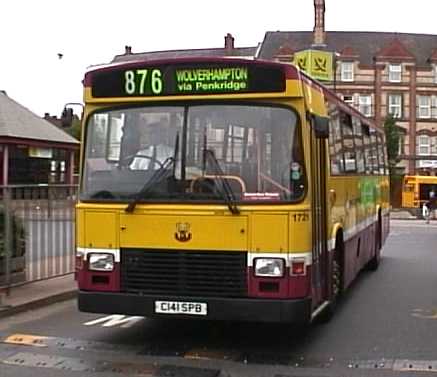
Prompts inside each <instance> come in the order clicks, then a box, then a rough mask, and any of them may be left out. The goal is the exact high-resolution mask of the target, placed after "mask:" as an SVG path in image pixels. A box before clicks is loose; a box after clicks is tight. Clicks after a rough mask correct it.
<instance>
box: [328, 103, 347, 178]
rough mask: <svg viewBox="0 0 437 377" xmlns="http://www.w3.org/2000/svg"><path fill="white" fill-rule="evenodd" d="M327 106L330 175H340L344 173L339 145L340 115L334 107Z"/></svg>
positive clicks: (340, 146)
mask: <svg viewBox="0 0 437 377" xmlns="http://www.w3.org/2000/svg"><path fill="white" fill-rule="evenodd" d="M328 106H329V139H328V142H329V159H330V163H331V174H332V175H340V174H343V173H344V160H343V152H342V144H341V137H342V136H341V128H340V115H339V112H338V109H337V107H336V106H335V105H333V104H332V105H331V104H329V103H328Z"/></svg>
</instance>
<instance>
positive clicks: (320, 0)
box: [313, 0, 325, 46]
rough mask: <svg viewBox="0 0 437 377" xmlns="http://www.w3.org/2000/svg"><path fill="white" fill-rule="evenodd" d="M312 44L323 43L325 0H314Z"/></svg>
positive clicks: (318, 44)
mask: <svg viewBox="0 0 437 377" xmlns="http://www.w3.org/2000/svg"><path fill="white" fill-rule="evenodd" d="M313 38H314V39H313V44H314V45H316V46H320V45H322V46H323V45H325V0H314V29H313Z"/></svg>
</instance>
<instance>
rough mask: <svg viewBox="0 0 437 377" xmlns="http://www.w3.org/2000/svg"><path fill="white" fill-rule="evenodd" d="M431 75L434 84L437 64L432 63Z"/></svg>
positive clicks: (436, 82) (435, 82)
mask: <svg viewBox="0 0 437 377" xmlns="http://www.w3.org/2000/svg"><path fill="white" fill-rule="evenodd" d="M432 75H433V81H434V84H437V64H435V65H433V67H432Z"/></svg>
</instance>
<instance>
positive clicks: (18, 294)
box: [0, 273, 77, 318]
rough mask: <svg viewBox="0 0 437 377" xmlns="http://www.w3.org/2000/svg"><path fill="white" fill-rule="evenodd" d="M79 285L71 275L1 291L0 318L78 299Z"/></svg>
mask: <svg viewBox="0 0 437 377" xmlns="http://www.w3.org/2000/svg"><path fill="white" fill-rule="evenodd" d="M76 294H77V285H76V281H75V280H74V274H73V273H70V274H67V275H63V276H58V277H54V278H50V279H45V280H38V281H35V282H31V283H25V284H22V285H17V286H14V287H11V288H9V291H7V290H3V289H1V290H0V318H2V317H6V316H10V315H12V314H16V313H20V312H24V311H27V310H32V309H36V308H39V307H42V306H46V305H50V304H53V303H56V302H59V301H64V300H69V299H72V298H74V297H76Z"/></svg>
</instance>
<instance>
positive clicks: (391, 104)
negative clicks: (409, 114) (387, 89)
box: [388, 94, 402, 118]
mask: <svg viewBox="0 0 437 377" xmlns="http://www.w3.org/2000/svg"><path fill="white" fill-rule="evenodd" d="M388 113H389V114H390V115H392V116H393V118H402V94H389V95H388Z"/></svg>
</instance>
